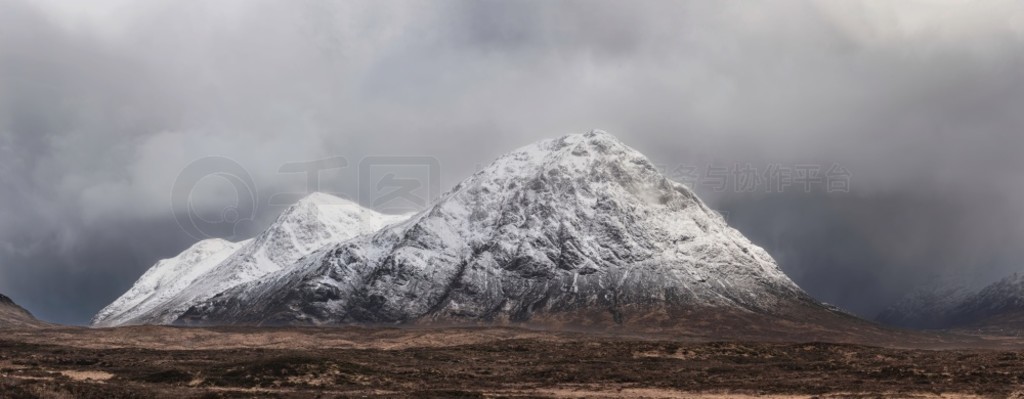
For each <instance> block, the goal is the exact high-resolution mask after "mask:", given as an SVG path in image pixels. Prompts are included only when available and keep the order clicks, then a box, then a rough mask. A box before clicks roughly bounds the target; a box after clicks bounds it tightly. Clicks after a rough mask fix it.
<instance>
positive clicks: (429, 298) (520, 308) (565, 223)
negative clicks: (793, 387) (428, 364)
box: [179, 131, 830, 326]
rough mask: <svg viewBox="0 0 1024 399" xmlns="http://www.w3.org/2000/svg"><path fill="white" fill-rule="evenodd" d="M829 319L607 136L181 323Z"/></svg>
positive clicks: (516, 156)
mask: <svg viewBox="0 0 1024 399" xmlns="http://www.w3.org/2000/svg"><path fill="white" fill-rule="evenodd" d="M796 308H801V309H803V308H813V309H814V311H816V312H817V311H820V312H821V313H828V312H830V311H829V310H827V309H826V308H825V307H824V306H821V305H820V304H818V303H817V302H815V301H813V300H812V299H810V298H809V297H808V296H807V295H806V294H804V293H803V291H802V290H801V289H800V288H799V287H797V285H796V284H794V283H793V282H792V281H791V280H790V279H789V278H788V277H787V276H786V275H785V274H784V273H783V272H782V271H781V270H780V269H779V267H778V266H777V265H776V264H775V262H774V261H773V260H772V258H771V256H769V255H768V254H767V253H766V252H765V251H764V250H762V249H761V248H759V247H758V246H756V245H754V244H752V243H751V242H750V241H748V240H747V239H746V238H744V237H743V235H742V234H740V233H739V232H737V231H736V230H734V229H732V228H730V227H729V226H727V225H726V223H725V221H724V220H723V218H722V217H721V216H720V215H718V214H717V213H716V212H714V211H712V210H711V209H709V208H708V207H707V206H705V204H704V203H703V202H701V201H700V200H699V199H698V198H697V197H696V195H694V193H693V192H692V191H691V190H690V189H689V188H687V187H685V186H684V185H682V184H680V183H676V182H673V181H671V180H669V179H667V178H666V177H665V176H663V175H662V174H661V173H659V172H658V170H657V169H656V168H655V167H654V165H652V164H651V162H649V161H648V160H647V159H646V158H645V157H644V156H643V155H642V154H640V153H638V152H637V151H635V150H633V149H632V148H630V147H627V146H626V145H624V144H623V143H621V142H620V141H619V140H618V139H616V138H615V137H613V136H611V135H609V134H607V133H604V132H601V131H592V132H589V133H586V134H577V135H569V136H565V137H561V138H558V139H553V140H545V141H542V142H539V143H536V144H533V145H529V146H526V147H524V148H521V149H519V150H516V151H513V152H511V153H509V154H507V155H505V156H502V157H500V158H499V159H498V160H496V161H495V162H494V163H492V164H491V165H490V166H488V167H487V168H485V169H483V170H481V171H480V172H477V173H476V174H474V175H473V176H471V177H470V178H469V179H467V180H465V181H463V182H462V183H460V184H458V185H457V186H456V187H455V188H453V189H452V190H451V191H450V192H448V193H447V194H445V195H444V196H442V198H441V199H440V200H439V201H438V202H437V203H435V204H434V205H433V206H432V207H430V208H429V209H427V210H425V211H423V212H421V213H419V214H416V215H414V216H412V217H411V218H410V219H409V220H407V221H405V222H402V223H399V224H395V225H392V226H390V227H387V228H384V229H382V230H381V231H379V232H377V233H375V234H373V235H366V236H360V237H357V238H355V239H353V240H349V241H347V242H343V243H339V244H335V245H333V246H328V247H325V248H323V249H321V250H320V251H318V252H317V253H315V254H314V255H311V256H309V257H307V258H306V259H304V260H302V261H301V262H300V263H299V264H298V265H296V266H294V267H290V268H287V269H283V270H280V271H277V272H274V273H272V274H270V275H268V276H265V277H264V278H261V279H259V280H257V281H251V282H249V283H246V284H242V285H239V286H237V287H234V288H232V289H230V290H228V291H225V292H224V293H222V294H220V295H218V296H216V297H214V298H212V299H210V300H208V301H205V302H202V303H200V304H198V305H196V306H194V307H193V308H191V309H189V311H188V312H186V313H185V314H184V315H183V316H182V317H181V318H180V319H179V321H180V322H182V323H186V324H236V323H237V324H341V323H394V322H467V321H468V322H527V321H529V322H541V323H557V324H560V325H561V324H572V325H581V326H587V325H609V324H611V325H614V324H627V323H636V322H643V323H647V324H651V325H671V324H678V323H686V322H687V321H686V315H687V314H692V313H693V312H705V311H706V312H707V313H706V314H708V315H715V316H714V317H717V316H718V315H720V314H724V313H736V314H765V315H777V314H780V313H784V312H787V311H790V310H792V309H796Z"/></svg>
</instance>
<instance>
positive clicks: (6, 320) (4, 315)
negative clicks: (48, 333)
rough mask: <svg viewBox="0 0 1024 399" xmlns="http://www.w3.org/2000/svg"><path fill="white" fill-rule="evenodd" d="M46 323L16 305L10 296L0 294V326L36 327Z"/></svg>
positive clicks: (43, 325)
mask: <svg viewBox="0 0 1024 399" xmlns="http://www.w3.org/2000/svg"><path fill="white" fill-rule="evenodd" d="M45 326H47V324H46V323H44V322H41V321H39V320H38V319H36V318H35V317H34V316H32V313H29V312H28V311H27V310H25V309H24V308H22V307H21V306H18V304H16V303H14V301H13V300H11V298H8V297H7V296H5V295H3V294H0V328H38V327H45Z"/></svg>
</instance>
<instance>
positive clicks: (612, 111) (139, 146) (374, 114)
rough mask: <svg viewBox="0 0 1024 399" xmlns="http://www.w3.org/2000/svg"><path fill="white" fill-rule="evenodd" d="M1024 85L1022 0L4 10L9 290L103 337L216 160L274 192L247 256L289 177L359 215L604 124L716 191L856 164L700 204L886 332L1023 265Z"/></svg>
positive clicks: (14, 1) (112, 4) (297, 186)
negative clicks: (105, 322)
mask: <svg viewBox="0 0 1024 399" xmlns="http://www.w3.org/2000/svg"><path fill="white" fill-rule="evenodd" d="M1022 70H1024V5H1022V4H1021V3H1020V2H1014V1H992V2H985V3H982V4H979V3H975V2H965V1H947V2H941V1H938V2H937V1H928V2H917V1H907V2H899V3H894V2H886V1H847V2H825V1H821V2H800V1H787V2H781V3H780V2H774V3H772V4H770V5H769V4H751V3H723V2H677V1H673V2H667V1H666V2H657V1H652V2H641V3H624V2H611V1H608V2H595V1H586V2H584V1H563V2H548V1H519V2H491V1H458V2H456V1H444V2H440V3H438V2H431V3H429V4H428V3H421V2H389V3H381V2H369V1H368V2H352V1H345V2H331V1H312V0H309V1H302V0H300V1H288V2H281V1H262V0H255V1H240V0H218V1H206V2H182V1H171V0H150V1H124V0H107V1H101V2H98V3H93V4H90V6H89V7H84V6H76V5H73V4H69V3H68V2H64V1H57V0H40V1H31V2H30V1H27V0H0V292H3V293H5V294H8V295H9V296H11V297H13V298H14V299H16V300H17V301H19V302H20V303H22V304H23V305H24V306H26V307H27V308H29V309H30V310H32V311H33V312H35V313H36V314H37V315H39V316H41V317H42V318H44V319H47V320H51V321H57V322H65V323H85V322H87V321H88V319H89V317H91V315H92V314H93V313H95V311H97V310H98V309H99V308H101V307H102V306H104V305H106V304H107V303H109V302H110V301H111V300H113V299H114V298H116V297H117V296H119V295H120V294H121V293H122V292H123V291H124V290H125V289H127V287H128V286H130V285H131V283H132V282H133V281H134V280H135V279H136V278H137V277H138V276H139V275H140V274H141V273H142V272H143V271H144V270H145V269H146V268H148V267H149V266H150V265H151V264H152V263H153V262H155V261H156V260H158V259H160V258H164V257H169V256H173V255H174V254H176V253H177V252H179V251H181V250H182V249H183V248H185V247H187V246H188V245H189V244H190V243H192V242H193V241H194V240H195V239H194V238H193V237H192V236H190V235H189V234H188V232H186V231H184V229H182V228H180V227H179V225H178V221H176V220H175V218H174V213H173V212H172V205H174V204H172V200H171V198H172V195H171V191H172V187H173V185H174V182H175V179H177V178H178V177H179V175H180V174H181V172H182V171H183V170H185V169H186V168H187V166H188V165H189V164H190V163H193V162H195V161H196V160H199V159H203V158H204V157H209V156H217V157H224V158H227V159H230V160H233V161H234V162H237V164H239V165H241V166H242V167H244V169H245V170H246V171H247V173H248V174H250V175H251V177H252V180H253V182H254V184H255V185H256V187H258V188H259V190H258V195H259V198H260V200H261V204H263V206H260V207H258V208H256V210H255V212H256V215H255V218H254V220H253V221H251V222H250V223H247V224H244V225H241V226H234V227H233V228H232V229H226V230H224V231H221V232H220V233H221V235H224V236H235V237H241V236H244V235H246V234H251V233H252V232H254V231H257V230H258V229H259V228H261V227H262V226H265V225H266V223H268V222H269V220H271V219H272V218H273V217H274V215H275V214H276V212H279V211H280V210H281V208H280V207H275V206H267V205H266V203H267V202H269V200H270V197H271V196H272V194H275V193H282V192H302V191H304V190H305V189H306V187H307V179H306V176H305V175H303V174H297V173H282V172H281V167H282V165H286V164H291V163H295V162H306V161H316V160H326V159H337V158H343V159H345V160H346V161H347V166H345V167H344V168H340V169H332V170H330V171H328V172H325V174H324V175H323V176H322V179H321V184H322V186H321V189H323V190H326V191H332V192H335V193H339V194H343V195H347V196H349V197H351V198H355V199H359V198H360V192H359V187H360V185H359V172H360V171H359V170H358V169H359V168H358V165H359V162H360V161H361V160H363V159H364V158H365V157H368V156H394V155H402V156H428V157H432V158H434V159H436V160H437V161H438V164H439V165H440V182H439V183H438V184H439V186H440V187H442V188H448V187H451V186H452V185H454V184H455V183H457V182H458V181H459V180H461V179H463V178H465V177H466V176H468V175H469V174H471V173H472V172H473V171H474V170H476V169H477V168H478V167H480V165H483V164H486V163H488V162H489V161H490V160H492V159H493V158H494V157H496V156H498V155H500V154H501V153H503V152H506V151H508V150H511V149H513V148H515V147H517V146H520V145H524V144H527V143H529V142H532V141H535V140H538V139H542V138H547V137H553V136H557V135H561V134H566V133H573V132H582V131H586V130H588V129H591V128H602V129H604V130H607V131H609V132H611V133H613V134H615V135H617V136H619V138H620V139H622V140H623V141H624V142H626V143H627V144H630V145H632V146H634V147H635V148H637V149H638V150H640V151H641V152H644V153H645V154H647V155H648V156H649V157H651V158H652V160H653V161H654V162H655V163H658V164H660V165H664V166H665V168H666V171H669V172H671V171H673V170H677V171H678V170H679V169H678V168H679V166H681V165H685V166H693V167H696V168H697V170H698V171H699V172H698V173H703V175H702V177H705V178H706V177H708V176H707V170H708V169H709V166H712V167H725V168H727V169H728V168H731V167H734V166H737V165H746V164H750V165H752V167H754V168H755V169H757V170H758V171H761V172H764V171H768V170H771V169H772V168H774V167H782V168H792V167H794V166H798V165H815V166H820V167H822V168H825V167H828V166H830V165H833V164H836V165H840V166H842V167H843V168H844V169H845V170H847V171H848V172H849V176H850V179H849V189H850V190H849V192H831V193H829V192H827V190H823V189H821V188H820V187H815V188H814V189H812V190H810V192H806V191H805V190H804V189H803V188H802V187H799V186H790V187H787V188H786V189H785V190H782V192H776V191H778V190H766V189H764V188H763V187H762V188H760V189H755V190H738V189H736V188H735V187H725V188H724V189H721V187H716V184H708V181H707V179H702V180H701V181H699V182H698V183H697V184H696V188H697V189H698V192H699V193H700V194H701V195H702V197H703V198H705V199H706V200H707V201H708V202H709V203H710V204H711V205H712V206H714V207H716V208H717V209H720V210H722V211H723V213H725V214H726V215H727V216H728V218H729V220H730V222H731V223H732V224H733V225H735V226H736V227H737V228H739V229H740V230H741V231H743V232H744V233H745V234H747V235H748V236H750V237H751V238H752V239H753V240H754V241H755V242H758V243H760V244H761V245H762V246H764V247H765V248H767V249H768V250H769V252H771V253H772V254H773V255H774V256H775V257H776V258H777V259H778V260H779V261H780V263H781V265H782V267H783V268H784V270H785V271H786V272H787V273H788V274H789V275H790V276H791V277H793V279H794V280H796V281H797V283H799V284H800V285H801V286H802V287H804V288H805V289H806V290H807V291H809V292H810V293H812V294H813V295H815V296H816V297H818V298H819V299H822V300H824V301H827V302H831V303H835V304H838V305H840V306H843V307H846V308H848V309H850V310H853V311H855V312H858V313H860V314H862V315H867V316H872V315H873V314H874V313H876V312H877V311H879V310H881V308H882V307H884V306H885V305H887V304H888V303H890V302H892V301H893V300H895V299H897V298H898V297H899V296H900V295H901V294H902V293H904V292H905V291H906V290H908V289H911V288H912V287H914V286H916V285H918V284H921V283H923V282H926V281H927V280H928V279H931V278H934V277H935V276H939V275H943V276H948V275H955V276H964V277H963V278H966V279H969V280H971V282H972V283H976V284H981V283H984V282H986V281H989V280H991V279H994V278H998V277H1000V276H1002V275H1004V274H1006V273H1009V272H1012V271H1017V270H1020V269H1021V268H1024V263H1022V262H1021V261H1020V260H1021V259H1024V257H1022V255H1024V254H1022V253H1021V252H1022V250H1021V249H1019V248H1021V247H1024V246H1022V245H1020V244H1021V243H1022V242H1024V223H1022V221H1024V210H1022V209H1021V206H1020V204H1021V203H1024V188H1022V186H1021V178H1020V175H1021V173H1022V172H1024V157H1020V156H1019V155H1018V154H1017V153H1018V152H1019V151H1020V149H1021V148H1024V113H1022V112H1021V111H1020V108H1021V104H1024V74H1021V73H1020V71H1022ZM727 186H728V185H727ZM211 187H212V188H211V192H213V194H212V195H214V197H216V189H217V187H218V185H217V184H212V185H211ZM221 188H223V187H221ZM769 191H771V192H769ZM364 202H365V201H364ZM364 205H372V204H366V203H364Z"/></svg>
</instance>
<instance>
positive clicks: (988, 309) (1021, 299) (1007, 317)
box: [947, 273, 1024, 333]
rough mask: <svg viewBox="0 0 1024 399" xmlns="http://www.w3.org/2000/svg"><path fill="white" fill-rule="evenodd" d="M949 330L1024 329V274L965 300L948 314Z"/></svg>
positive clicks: (993, 285) (1011, 277)
mask: <svg viewBox="0 0 1024 399" xmlns="http://www.w3.org/2000/svg"><path fill="white" fill-rule="evenodd" d="M947 326H948V327H961V328H969V327H979V328H986V329H1009V330H1013V332H1014V333H1016V332H1018V331H1019V330H1021V329H1024V274H1020V273H1014V274H1012V275H1010V276H1008V277H1006V278H1003V279H1002V280H999V281H996V282H995V283H992V284H990V285H988V286H986V287H985V288H982V289H981V290H980V291H978V292H977V293H975V294H972V295H969V296H967V297H966V298H964V299H963V300H962V301H961V302H960V304H959V305H958V306H957V307H956V308H955V309H954V310H953V312H951V314H950V315H949V318H948V322H947Z"/></svg>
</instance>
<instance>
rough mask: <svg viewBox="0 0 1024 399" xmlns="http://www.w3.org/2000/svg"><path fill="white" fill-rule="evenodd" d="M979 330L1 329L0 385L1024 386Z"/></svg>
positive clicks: (1000, 345)
mask: <svg viewBox="0 0 1024 399" xmlns="http://www.w3.org/2000/svg"><path fill="white" fill-rule="evenodd" d="M979 343H980V344H979V345H976V346H981V347H982V348H976V349H948V348H947V349H942V350H934V349H927V348H914V349H899V348H895V347H889V348H884V347H875V346H866V345H856V344H826V343H766V342H708V341H703V340H697V339H686V340H678V339H668V338H665V337H623V336H611V335H595V334H586V335H585V334H573V333H546V332H539V331H529V330H520V329H510V328H493V329H474V328H448V329H437V328H433V329H359V328H346V329H299V328H291V329H263V330H257V329H213V330H210V329H182V328H165V327H135V328H122V329H111V330H88V329H73V328H64V329H48V330H20V331H0V398H35V397H38V398H253V397H260V398H262V397H268V398H334V397H389V398H390V397H411V398H419V397H466V398H480V397H515V398H522V397H561V398H589V397H599V398H618V397H627V398H727V397H738V398H754V397H760V398H763V397H768V398H810V397H820V398H826V397H844V398H845V397H864V398H876V397H920V398H975V397H984V398H1009V397H1014V398H1016V397H1024V396H1021V395H1020V394H1019V393H1018V392H1017V389H1018V387H1019V386H1022V385H1024V351H1022V350H1019V349H1014V348H1018V347H1019V345H1018V344H1017V342H1016V341H1010V340H1007V339H1003V340H990V341H983V342H982V341H979ZM896 346H898V345H896ZM914 346H920V345H914Z"/></svg>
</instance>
